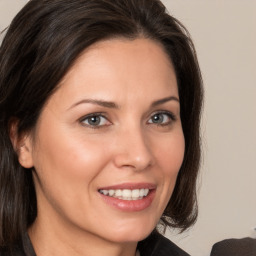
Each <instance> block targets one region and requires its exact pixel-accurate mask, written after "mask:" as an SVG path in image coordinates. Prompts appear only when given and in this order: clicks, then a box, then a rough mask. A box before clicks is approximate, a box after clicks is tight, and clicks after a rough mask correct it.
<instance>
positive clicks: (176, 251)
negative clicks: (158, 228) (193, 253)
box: [138, 232, 189, 256]
mask: <svg viewBox="0 0 256 256" xmlns="http://www.w3.org/2000/svg"><path fill="white" fill-rule="evenodd" d="M138 249H139V251H140V254H141V256H189V254H187V253H186V252H184V251H183V250H182V249H180V248H179V247H178V246H177V245H175V244H174V243H173V242H171V241H170V240H169V239H167V238H166V237H164V236H162V235H160V234H159V233H157V232H153V233H152V234H151V235H150V236H149V237H148V238H146V239H145V240H143V241H141V242H140V243H139V245H138Z"/></svg>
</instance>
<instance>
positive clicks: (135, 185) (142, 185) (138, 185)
mask: <svg viewBox="0 0 256 256" xmlns="http://www.w3.org/2000/svg"><path fill="white" fill-rule="evenodd" d="M141 188H148V189H150V190H152V189H156V185H154V184H152V183H123V184H118V185H113V186H108V187H102V188H99V190H110V189H114V190H116V189H141Z"/></svg>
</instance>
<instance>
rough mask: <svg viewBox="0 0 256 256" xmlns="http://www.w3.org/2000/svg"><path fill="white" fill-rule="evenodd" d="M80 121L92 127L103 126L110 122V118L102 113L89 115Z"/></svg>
mask: <svg viewBox="0 0 256 256" xmlns="http://www.w3.org/2000/svg"><path fill="white" fill-rule="evenodd" d="M80 122H81V123H82V124H83V125H86V126H89V127H91V128H100V127H101V126H107V125H109V124H110V122H109V121H108V119H107V118H106V117H104V116H103V115H102V114H100V113H94V114H90V115H87V116H85V117H83V118H82V119H80Z"/></svg>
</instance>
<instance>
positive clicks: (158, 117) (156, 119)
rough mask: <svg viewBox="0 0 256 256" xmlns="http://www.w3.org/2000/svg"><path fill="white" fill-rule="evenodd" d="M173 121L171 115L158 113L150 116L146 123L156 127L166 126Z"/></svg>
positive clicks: (173, 118)
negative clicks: (156, 125)
mask: <svg viewBox="0 0 256 256" xmlns="http://www.w3.org/2000/svg"><path fill="white" fill-rule="evenodd" d="M174 120H175V117H174V116H173V114H171V113H166V112H160V113H156V114H154V115H153V116H151V118H150V120H149V121H148V123H150V124H158V125H168V124H170V123H171V122H172V121H174Z"/></svg>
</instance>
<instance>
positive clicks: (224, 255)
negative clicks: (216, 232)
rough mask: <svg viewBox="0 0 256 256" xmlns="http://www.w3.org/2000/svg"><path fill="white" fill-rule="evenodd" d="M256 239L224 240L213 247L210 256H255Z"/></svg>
mask: <svg viewBox="0 0 256 256" xmlns="http://www.w3.org/2000/svg"><path fill="white" fill-rule="evenodd" d="M255 255H256V239H253V238H249V237H247V238H242V239H226V240H223V241H220V242H218V243H216V244H214V245H213V247H212V252H211V256H255Z"/></svg>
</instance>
